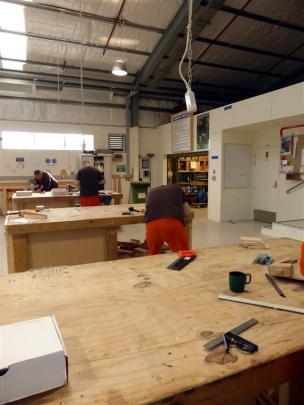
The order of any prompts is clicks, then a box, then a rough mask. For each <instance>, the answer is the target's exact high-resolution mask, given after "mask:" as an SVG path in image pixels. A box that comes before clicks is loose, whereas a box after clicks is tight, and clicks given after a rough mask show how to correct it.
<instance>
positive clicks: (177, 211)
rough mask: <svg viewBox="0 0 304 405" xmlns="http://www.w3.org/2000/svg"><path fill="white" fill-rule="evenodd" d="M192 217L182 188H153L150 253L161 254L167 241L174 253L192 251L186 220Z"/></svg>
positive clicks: (149, 213)
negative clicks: (189, 249) (190, 249)
mask: <svg viewBox="0 0 304 405" xmlns="http://www.w3.org/2000/svg"><path fill="white" fill-rule="evenodd" d="M189 214H190V210H189V206H188V204H187V202H186V198H185V194H184V192H183V190H182V189H181V188H180V187H179V186H177V185H175V184H170V185H168V186H161V187H156V188H153V189H152V190H151V191H150V193H149V194H148V197H147V203H146V214H145V222H146V239H147V244H148V254H149V255H156V254H159V253H160V250H161V247H162V245H163V243H164V242H166V243H167V244H168V245H169V247H170V249H171V250H172V251H173V252H178V251H179V250H188V248H189V245H188V236H187V232H186V228H185V225H184V218H185V217H187V216H189Z"/></svg>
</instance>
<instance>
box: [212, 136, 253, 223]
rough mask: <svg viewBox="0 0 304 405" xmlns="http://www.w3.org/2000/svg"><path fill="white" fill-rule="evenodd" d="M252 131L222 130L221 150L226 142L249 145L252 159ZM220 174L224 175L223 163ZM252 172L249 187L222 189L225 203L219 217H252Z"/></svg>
mask: <svg viewBox="0 0 304 405" xmlns="http://www.w3.org/2000/svg"><path fill="white" fill-rule="evenodd" d="M252 140H253V138H252V132H250V131H240V130H226V131H223V146H222V147H223V150H225V145H226V144H240V145H250V146H251V159H252V154H253V150H252ZM234 168H238V161H236V162H235V166H234ZM221 176H222V177H223V179H224V177H225V173H224V165H223V167H222V172H221ZM252 192H253V183H252V173H251V176H250V184H249V187H245V188H225V186H223V189H222V199H223V200H224V201H225V204H223V205H222V206H221V219H222V221H224V222H227V221H229V220H234V221H240V220H244V219H252V218H253V216H252ZM209 205H211V206H212V205H213V201H211V200H209Z"/></svg>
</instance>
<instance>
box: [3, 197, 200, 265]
mask: <svg viewBox="0 0 304 405" xmlns="http://www.w3.org/2000/svg"><path fill="white" fill-rule="evenodd" d="M129 206H130V205H108V206H100V207H81V208H76V207H74V208H72V207H67V208H54V209H49V210H45V211H44V212H45V213H46V214H47V215H48V218H47V219H46V220H32V219H26V218H19V217H18V216H17V215H7V217H6V219H5V223H4V228H5V233H6V248H7V260H8V271H9V273H13V272H19V271H25V270H28V269H37V268H40V267H50V266H59V265H74V264H83V263H94V262H99V261H104V260H113V259H115V258H116V256H117V230H118V229H119V227H120V226H121V225H129V224H138V223H143V222H144V214H143V213H142V212H134V213H133V215H123V214H122V213H123V212H126V211H128V207H129ZM133 207H134V208H135V209H137V210H141V209H144V204H135V205H134V204H133ZM192 217H193V215H192V216H191V218H189V219H187V221H186V227H187V230H188V234H189V242H190V245H191V231H192V230H191V224H192ZM143 236H144V235H143Z"/></svg>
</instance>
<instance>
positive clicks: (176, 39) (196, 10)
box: [137, 0, 224, 88]
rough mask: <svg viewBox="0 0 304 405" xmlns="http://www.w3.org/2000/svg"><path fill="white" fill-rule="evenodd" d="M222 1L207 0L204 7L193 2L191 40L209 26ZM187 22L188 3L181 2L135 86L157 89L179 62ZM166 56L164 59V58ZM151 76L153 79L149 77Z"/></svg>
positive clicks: (198, 1)
mask: <svg viewBox="0 0 304 405" xmlns="http://www.w3.org/2000/svg"><path fill="white" fill-rule="evenodd" d="M223 2H224V0H208V2H207V3H208V5H207V6H206V7H203V8H202V7H200V0H194V2H193V14H192V38H193V40H195V39H196V38H197V37H198V36H199V34H200V32H201V31H202V29H203V28H204V27H205V26H206V25H208V24H210V21H211V19H212V18H213V16H214V15H215V13H216V11H217V9H218V7H219V6H220V5H221V4H222V3H223ZM187 22H188V2H186V1H185V2H183V4H182V6H181V7H180V9H179V11H178V13H177V14H176V16H175V18H174V19H173V21H172V23H171V24H170V25H169V27H168V28H167V30H166V32H165V33H164V34H163V36H162V38H161V39H160V41H159V43H158V44H157V46H156V47H155V48H154V51H153V52H152V55H151V56H150V57H149V58H148V60H147V61H146V63H145V65H144V66H143V68H142V70H141V72H140V73H139V77H138V80H137V84H141V83H147V82H148V80H149V79H150V80H149V87H152V88H153V87H154V88H156V87H158V85H159V83H160V82H161V81H162V80H164V78H165V77H166V76H167V75H168V74H169V73H170V71H171V70H172V68H173V67H174V66H175V65H176V64H177V63H178V62H179V60H180V58H181V56H182V54H183V52H184V48H185V36H184V35H181V34H183V33H184V32H185V30H186V26H187ZM165 56H166V57H165ZM152 75H153V78H151V76H152Z"/></svg>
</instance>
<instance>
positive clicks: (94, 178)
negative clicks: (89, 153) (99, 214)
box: [76, 161, 104, 207]
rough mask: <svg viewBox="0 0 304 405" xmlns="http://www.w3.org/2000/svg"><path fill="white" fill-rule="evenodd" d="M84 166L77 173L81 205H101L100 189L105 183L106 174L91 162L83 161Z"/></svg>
mask: <svg viewBox="0 0 304 405" xmlns="http://www.w3.org/2000/svg"><path fill="white" fill-rule="evenodd" d="M83 165H84V167H83V168H82V169H80V170H79V171H78V173H77V177H76V180H77V183H78V187H80V205H81V207H92V206H95V205H100V197H99V189H100V188H101V186H102V184H104V176H103V173H101V172H100V171H99V170H97V169H96V168H95V167H92V166H90V162H87V161H86V162H83Z"/></svg>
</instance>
